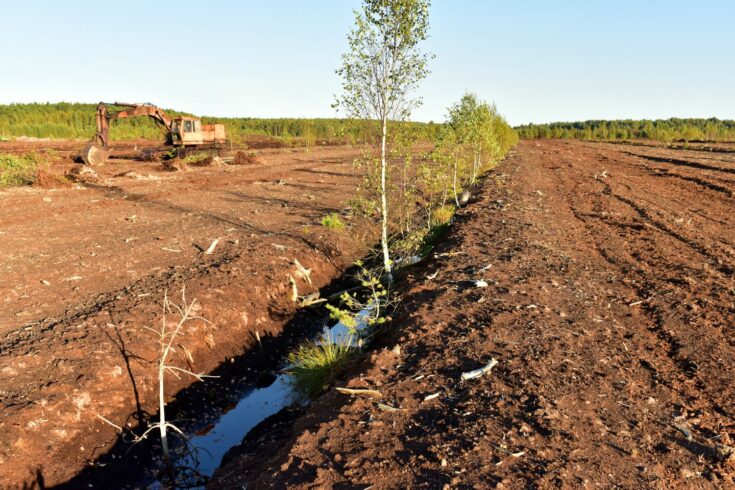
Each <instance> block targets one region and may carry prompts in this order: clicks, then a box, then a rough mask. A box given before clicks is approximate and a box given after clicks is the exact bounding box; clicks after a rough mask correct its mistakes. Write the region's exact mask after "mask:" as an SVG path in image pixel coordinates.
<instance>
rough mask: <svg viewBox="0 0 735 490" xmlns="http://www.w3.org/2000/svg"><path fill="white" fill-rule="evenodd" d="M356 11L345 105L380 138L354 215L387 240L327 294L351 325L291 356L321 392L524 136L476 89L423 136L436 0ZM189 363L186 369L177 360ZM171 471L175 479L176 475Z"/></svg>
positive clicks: (162, 426) (304, 379)
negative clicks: (419, 94) (348, 283)
mask: <svg viewBox="0 0 735 490" xmlns="http://www.w3.org/2000/svg"><path fill="white" fill-rule="evenodd" d="M355 15H356V20H355V27H354V28H353V30H352V31H351V33H350V34H349V35H348V43H349V50H348V51H347V52H346V53H345V54H344V55H343V56H342V67H341V68H340V69H339V70H338V71H337V73H338V74H339V75H340V76H341V78H342V81H343V93H342V95H341V96H340V97H338V99H337V107H339V109H340V110H342V111H343V112H344V113H345V115H346V116H347V117H348V118H351V119H355V120H363V121H365V122H366V124H367V125H372V126H373V127H374V129H375V135H376V136H375V137H374V141H376V142H377V143H376V145H375V147H374V148H367V149H366V150H365V152H364V154H363V155H362V156H361V158H358V159H357V161H356V165H357V166H358V167H359V168H360V169H361V170H362V175H363V177H364V178H363V180H362V182H361V185H360V186H359V188H358V189H357V192H356V193H355V197H354V198H353V199H351V200H350V202H349V203H348V207H347V209H349V217H350V218H353V219H363V220H367V221H368V222H373V223H374V224H375V227H376V228H377V229H379V231H380V246H379V249H378V250H377V251H376V254H375V256H374V257H371V258H369V259H368V260H366V262H365V263H364V264H363V263H360V264H358V270H359V272H358V274H357V277H356V279H357V282H358V284H357V286H356V287H355V288H352V289H351V290H349V291H346V292H344V293H343V294H342V295H341V297H340V298H339V300H340V301H339V302H337V305H336V306H335V305H333V304H328V303H327V306H326V307H327V308H328V309H329V313H330V315H331V316H332V318H334V319H335V320H339V321H340V322H341V323H342V324H343V325H344V327H345V328H346V329H347V330H348V332H349V335H347V336H340V337H339V338H338V339H333V338H329V337H326V338H321V339H319V340H318V341H316V342H314V341H311V342H306V343H304V344H302V345H301V346H299V347H298V348H297V349H296V350H294V351H293V352H292V353H291V354H290V355H289V356H288V359H287V362H288V367H287V369H288V371H289V372H290V373H291V379H292V380H293V383H294V385H295V387H296V388H297V389H298V390H299V391H301V392H303V393H304V394H306V395H308V396H314V395H316V394H318V393H319V392H321V391H322V390H323V389H324V388H325V387H327V386H328V385H329V383H330V382H331V381H332V380H334V379H335V377H336V376H337V375H338V374H339V372H340V369H341V368H342V367H344V366H345V364H346V363H347V362H348V361H349V360H350V359H353V358H354V357H355V356H358V355H359V354H360V352H362V351H364V350H365V349H366V348H368V347H369V346H370V344H371V341H372V339H374V338H375V334H376V333H377V332H379V331H380V329H381V328H384V326H385V325H386V319H387V318H388V315H389V314H390V310H391V308H392V307H393V306H394V305H395V297H394V296H393V293H392V291H394V290H395V289H396V288H395V286H396V284H395V282H396V281H397V280H398V279H396V278H397V277H399V276H398V275H396V274H395V269H396V268H399V267H402V266H404V265H406V264H415V263H416V262H417V261H419V260H421V258H422V257H426V256H428V254H429V253H430V252H431V248H432V245H433V243H434V241H435V240H436V238H437V237H438V236H440V235H441V234H442V233H443V231H444V230H445V229H446V228H447V227H448V226H449V224H450V222H451V220H452V217H453V214H454V211H455V210H456V208H458V207H460V206H462V205H464V204H465V203H466V202H467V201H468V200H469V194H468V192H466V191H467V190H468V189H470V188H472V185H473V184H474V183H475V182H476V180H477V179H478V177H479V176H480V175H481V174H482V173H483V172H485V171H487V170H489V169H490V168H492V167H493V166H494V165H496V164H497V163H498V162H499V161H500V160H501V159H502V158H503V157H504V156H505V155H506V154H507V153H508V152H509V151H510V150H511V148H513V146H515V144H516V143H517V141H518V137H517V135H516V133H515V132H514V131H513V129H512V128H510V126H508V124H507V123H506V121H505V120H504V119H503V118H502V117H501V116H500V115H499V114H498V113H497V111H496V110H495V107H494V106H492V105H490V104H487V103H485V102H482V101H480V100H478V98H477V97H476V96H475V95H473V94H466V95H465V96H463V97H462V99H461V100H460V101H459V102H458V103H457V104H455V105H453V106H452V107H450V108H449V111H448V117H447V122H446V123H445V124H444V125H443V126H442V129H441V131H440V132H439V134H438V135H437V136H436V140H435V141H422V140H421V135H420V134H419V133H417V132H416V130H415V128H416V127H415V126H412V125H410V124H406V123H402V122H400V121H406V120H408V117H409V115H410V112H411V109H412V108H414V107H416V105H417V100H416V99H413V98H412V97H411V92H412V91H414V90H415V89H416V87H417V86H418V84H419V82H420V81H421V80H422V79H423V78H425V77H426V76H427V75H428V73H429V72H428V69H427V63H428V61H429V60H430V59H431V58H432V56H431V55H429V54H428V53H425V52H423V51H422V50H421V49H420V44H421V43H422V42H423V41H425V40H426V38H427V37H428V27H429V23H428V16H429V0H363V5H362V9H361V10H360V11H357V12H356V13H355ZM322 224H323V225H324V226H325V227H328V228H330V229H333V230H335V232H339V229H340V228H343V226H344V224H343V223H342V222H341V218H340V217H339V216H336V215H330V216H328V217H325V219H324V220H322ZM376 231H377V230H376ZM299 266H300V264H297V267H298V268H299V270H301V269H304V268H303V267H299ZM306 270H307V269H304V270H303V271H302V273H304V271H306ZM295 284H296V282H295V281H294V280H293V278H291V286H292V293H291V300H292V301H294V302H299V303H300V304H302V305H304V306H306V305H310V306H313V305H314V303H315V302H314V301H313V300H311V299H310V298H308V297H301V296H299V294H298V291H297V288H296V287H295ZM166 308H168V309H169V313H176V314H177V316H178V317H179V318H180V321H179V322H178V323H175V324H176V325H180V324H181V323H182V322H183V321H186V320H187V319H188V318H191V316H190V312H191V311H192V309H191V307H190V305H187V303H186V300H185V299H184V298H182V305H179V306H176V305H173V304H172V303H169V302H168V301H167V302H166ZM174 310H175V311H174ZM171 324H172V325H173V324H174V323H171ZM166 328H167V327H166V321H165V320H164V323H163V327H162V330H161V332H159V334H160V339H161V346H162V348H161V352H162V356H161V361H160V363H159V383H160V386H161V389H160V398H161V403H160V420H159V422H158V423H157V424H156V425H155V426H154V427H153V428H157V429H158V430H159V431H160V434H161V440H162V441H163V446H164V456H165V459H166V461H167V463H169V465H168V466H169V468H172V467H171V465H170V456H169V454H168V448H167V442H166V436H167V429H171V430H174V431H177V430H178V429H176V428H175V426H173V425H171V424H170V423H169V422H167V421H166V419H165V412H164V410H165V405H164V401H163V398H164V390H163V383H164V377H165V374H166V373H167V372H173V371H174V370H177V369H178V368H175V367H173V366H169V365H167V361H166V359H167V356H168V352H169V348H167V346H169V347H170V346H171V345H173V342H174V340H173V339H174V338H175V337H176V336H177V333H178V328H179V327H174V328H173V331H171V330H169V331H166ZM182 372H186V371H183V370H178V373H179V374H181V373H182ZM188 374H189V375H192V376H196V377H197V378H201V377H202V376H201V375H196V374H195V373H191V372H188ZM153 428H152V429H151V430H153ZM171 473H173V470H172V469H171ZM170 477H171V481H172V482H175V481H176V480H175V478H176V475H174V474H170Z"/></svg>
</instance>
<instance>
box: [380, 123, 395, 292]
mask: <svg viewBox="0 0 735 490" xmlns="http://www.w3.org/2000/svg"><path fill="white" fill-rule="evenodd" d="M387 137H388V116H387V115H384V116H383V134H382V136H381V138H380V214H381V218H382V219H381V221H382V223H381V237H380V242H381V246H382V248H383V267H384V269H385V277H386V280H387V281H388V284H391V283H392V282H393V273H392V271H391V263H390V252H389V251H388V199H387V197H386V194H387V191H388V190H387V189H386V185H385V180H386V179H385V174H386V170H387V169H386V167H387V166H388V162H387V161H386V155H385V152H386V139H387Z"/></svg>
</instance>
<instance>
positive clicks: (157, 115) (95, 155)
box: [81, 102, 227, 165]
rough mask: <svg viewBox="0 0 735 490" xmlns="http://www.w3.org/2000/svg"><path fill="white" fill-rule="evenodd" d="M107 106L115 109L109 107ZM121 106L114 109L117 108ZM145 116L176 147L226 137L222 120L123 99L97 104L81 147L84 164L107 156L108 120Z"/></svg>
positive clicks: (212, 141)
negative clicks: (93, 127) (89, 135)
mask: <svg viewBox="0 0 735 490" xmlns="http://www.w3.org/2000/svg"><path fill="white" fill-rule="evenodd" d="M109 107H114V108H115V109H116V110H113V111H111V110H110V109H109ZM119 107H121V108H124V109H120V110H117V108H119ZM137 116H147V117H150V118H151V119H153V120H154V121H155V122H156V124H157V125H158V127H159V128H160V129H161V131H162V132H163V134H164V136H165V138H166V145H169V146H173V147H176V148H187V147H202V146H205V145H215V144H218V143H224V142H225V141H226V140H227V136H226V134H225V126H224V124H202V121H201V119H199V118H197V117H190V116H176V117H173V118H172V117H169V116H168V115H166V113H165V112H163V111H162V110H161V109H160V108H159V107H156V106H154V105H153V104H128V103H125V102H114V103H105V102H100V103H99V104H98V105H97V113H96V116H95V119H96V124H97V131H96V133H95V135H94V137H93V138H92V140H91V141H90V142H89V143H88V144H87V145H86V146H85V147H84V149H83V150H82V155H81V157H82V161H84V163H86V164H87V165H101V164H103V163H105V162H106V161H107V159H108V158H109V156H110V122H111V121H113V120H115V119H125V118H129V117H137Z"/></svg>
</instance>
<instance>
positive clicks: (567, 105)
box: [0, 0, 735, 124]
mask: <svg viewBox="0 0 735 490" xmlns="http://www.w3.org/2000/svg"><path fill="white" fill-rule="evenodd" d="M359 4H360V2H359V1H358V0H308V1H307V0H278V1H276V0H270V1H268V0H258V1H256V0H241V1H236V0H231V1H217V0H210V1H188V0H179V1H169V0H155V1H154V0H145V1H143V0H125V1H117V2H106V1H104V0H94V1H75V0H67V1H50V0H48V1H41V0H0V19H1V20H0V26H1V27H0V103H9V102H46V101H80V102H98V101H99V100H105V101H114V100H119V101H126V102H152V103H155V104H156V105H159V106H162V107H170V108H175V109H179V110H185V111H188V112H193V113H196V114H200V115H215V116H253V117H269V116H273V117H276V116H284V117H285V116H288V117H331V116H334V115H335V113H334V110H333V109H332V108H331V103H332V102H333V94H335V93H337V92H338V91H339V88H340V85H339V79H338V77H337V75H335V73H334V70H335V69H336V68H337V67H338V66H339V63H340V54H341V53H342V51H343V50H345V49H346V34H347V32H348V31H349V29H350V28H351V26H352V23H353V16H352V10H353V9H354V8H356V7H359ZM733 24H735V1H732V0H696V1H695V0H687V1H684V0H605V1H602V0H557V1H552V0H546V1H544V0H535V1H533V0H505V1H502V2H501V1H495V0H434V1H433V5H432V10H431V39H430V40H429V41H428V42H427V43H426V45H425V47H426V48H427V49H428V50H429V51H432V52H433V53H434V54H436V58H435V59H434V60H433V61H432V63H431V66H430V67H431V70H432V73H431V75H429V77H428V78H427V79H426V80H425V81H424V82H423V84H422V87H421V89H420V95H421V96H422V97H423V99H424V106H423V107H422V108H421V109H419V110H417V111H416V112H415V113H414V119H416V120H423V121H428V120H435V121H440V120H443V117H444V114H445V112H446V107H447V106H449V105H450V104H452V103H453V102H454V101H456V100H458V99H459V98H460V97H461V95H462V93H463V92H465V91H467V90H469V91H472V92H475V93H477V94H478V95H479V96H480V97H481V98H483V99H485V100H488V101H494V102H495V103H496V104H497V106H498V109H499V111H500V112H501V113H502V114H504V115H506V117H507V118H508V120H509V121H510V122H511V123H512V124H520V123H526V122H547V121H558V120H580V119H598V118H599V119H603V118H666V117H670V116H681V117H687V116H691V117H710V116H716V117H720V118H735V26H734V25H733Z"/></svg>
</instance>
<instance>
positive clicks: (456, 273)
mask: <svg viewBox="0 0 735 490" xmlns="http://www.w3.org/2000/svg"><path fill="white" fill-rule="evenodd" d="M478 193H479V197H478V199H477V201H476V202H474V203H472V204H471V205H470V206H468V207H467V208H466V209H465V210H463V211H462V212H461V213H460V214H459V216H458V217H457V220H456V222H455V223H454V224H453V226H452V229H451V231H450V234H449V236H448V238H447V239H446V241H444V242H443V243H442V244H441V246H439V247H438V249H437V250H436V252H435V255H434V258H433V259H432V260H431V261H430V263H429V264H428V265H426V266H425V267H422V268H418V269H417V270H415V271H413V272H411V273H410V274H409V277H408V278H407V279H408V280H407V282H406V286H405V290H404V291H403V301H402V303H401V305H400V307H399V310H398V311H397V312H396V315H395V318H394V320H393V322H392V324H391V326H390V328H391V329H392V330H391V331H390V333H388V334H386V337H387V338H384V339H383V340H382V345H383V346H384V347H383V348H378V349H377V350H376V351H374V352H373V353H372V355H371V356H370V359H368V360H366V361H365V362H364V364H363V365H362V367H361V368H360V369H358V370H357V371H356V372H355V373H353V374H352V375H351V376H350V377H349V378H347V379H344V380H342V381H341V384H343V385H346V386H350V387H354V388H373V389H377V390H380V391H381V393H382V399H380V400H374V399H370V398H365V397H348V396H346V395H342V394H337V393H336V392H334V391H333V390H332V391H329V392H327V393H325V394H324V395H323V396H321V397H320V398H318V399H317V400H316V401H315V402H314V403H313V404H312V405H311V406H310V407H309V408H308V409H307V410H306V411H305V413H299V412H298V411H291V412H284V413H282V414H280V415H279V416H278V417H276V418H274V419H273V420H271V421H270V422H267V423H266V424H264V425H263V426H262V427H260V428H258V429H257V430H256V431H254V432H253V434H252V435H251V436H250V437H249V438H246V440H245V441H244V443H243V445H242V446H241V447H240V448H238V449H237V450H235V451H233V452H232V453H231V457H229V458H228V461H227V462H226V463H225V464H224V465H223V467H221V468H220V469H219V470H218V472H217V473H216V475H215V478H214V480H213V481H212V483H211V484H210V486H211V488H243V487H246V488H249V489H252V488H285V487H290V488H363V489H364V488H373V489H379V488H495V487H498V488H519V489H520V488H593V487H602V488H636V489H637V488H735V456H733V455H732V454H731V453H732V448H733V446H734V445H735V410H734V404H733V400H735V379H734V378H735V364H734V363H733V359H735V355H734V354H735V331H734V330H733V329H734V328H735V277H734V273H735V213H734V211H735V199H734V195H735V156H733V154H731V153H728V152H712V151H700V150H691V149H684V148H682V149H664V148H656V147H648V146H623V145H606V144H592V143H580V142H571V141H569V142H564V141H539V142H536V141H524V142H522V143H521V145H520V146H519V148H518V149H517V150H516V151H515V152H514V153H513V154H512V155H511V156H510V157H509V158H508V159H506V161H504V162H503V163H502V164H501V165H500V166H499V167H498V168H497V169H496V170H495V171H493V172H492V173H491V174H490V175H489V176H488V177H487V178H486V180H485V181H484V182H483V183H482V185H481V187H480V188H479V190H478ZM479 279H482V280H484V281H486V282H487V284H488V286H487V287H484V288H479V287H477V286H476V285H475V284H474V283H473V282H472V281H475V280H479ZM394 345H398V347H399V349H394ZM398 351H399V352H398ZM491 358H494V359H496V360H497V361H498V365H497V366H496V367H494V368H493V370H492V371H491V372H490V373H489V374H485V375H484V376H482V377H480V378H477V379H474V380H467V381H461V375H462V373H464V372H468V371H471V370H474V369H477V368H479V367H481V366H484V365H486V364H487V363H488V362H489V361H490V359H491ZM380 403H382V404H383V406H382V407H381V405H380ZM386 406H388V407H392V409H391V408H386Z"/></svg>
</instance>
